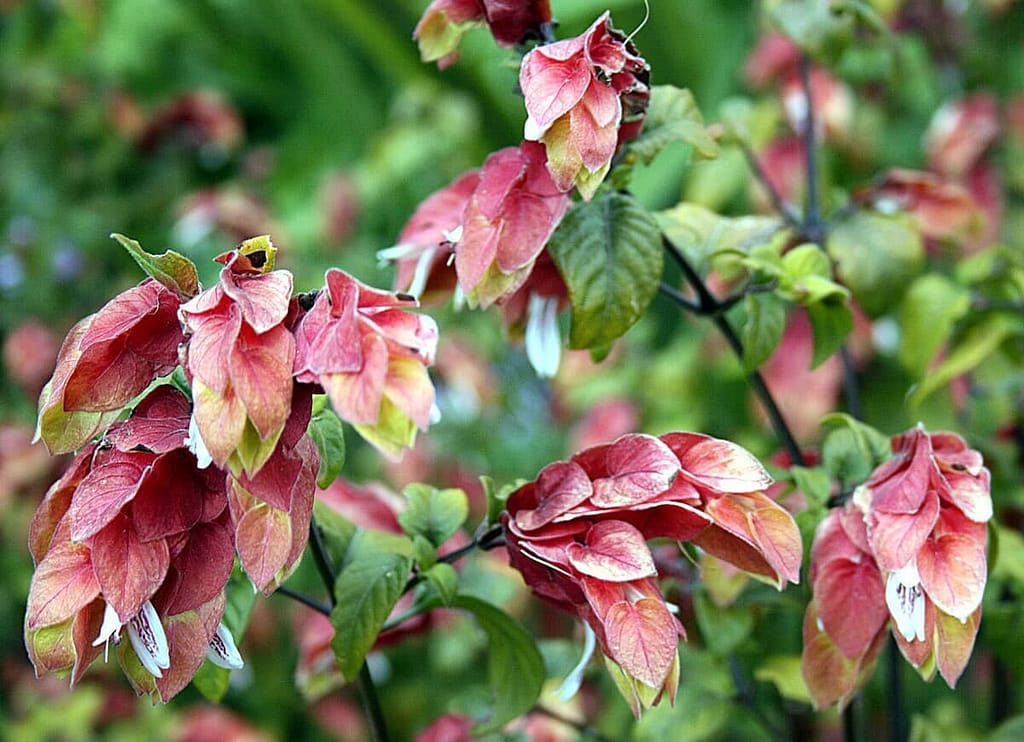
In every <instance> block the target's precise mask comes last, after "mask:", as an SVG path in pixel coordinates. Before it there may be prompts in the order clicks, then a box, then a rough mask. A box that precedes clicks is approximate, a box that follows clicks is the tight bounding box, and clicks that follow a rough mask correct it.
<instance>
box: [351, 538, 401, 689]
mask: <svg viewBox="0 0 1024 742" xmlns="http://www.w3.org/2000/svg"><path fill="white" fill-rule="evenodd" d="M411 549H412V547H411V544H410V542H409V539H407V538H404V537H402V536H396V535H394V534H391V533H384V532H383V531H359V532H357V533H356V535H355V537H354V538H353V539H352V543H351V544H350V545H349V548H348V552H347V553H346V559H345V565H344V566H343V568H342V570H341V572H340V573H339V574H338V579H337V580H336V581H335V583H334V598H335V600H336V601H337V602H336V604H335V606H334V610H332V611H331V624H332V625H333V626H334V629H335V634H334V639H332V640H331V648H332V649H333V650H334V656H335V657H336V658H337V661H338V668H339V669H340V670H341V674H342V675H344V676H345V678H346V679H347V680H350V681H351V680H354V679H355V678H356V676H358V674H359V670H360V668H361V667H362V666H363V662H364V661H365V660H366V655H367V653H369V651H370V649H372V648H373V644H374V642H376V641H377V635H378V634H379V633H380V630H381V627H382V626H383V625H384V621H386V620H387V617H388V616H389V615H390V614H391V610H392V609H393V608H394V607H395V603H396V602H398V599H399V598H400V597H401V595H402V590H403V589H404V588H405V583H406V581H407V580H408V579H409V571H410V570H411V569H412V556H411Z"/></svg>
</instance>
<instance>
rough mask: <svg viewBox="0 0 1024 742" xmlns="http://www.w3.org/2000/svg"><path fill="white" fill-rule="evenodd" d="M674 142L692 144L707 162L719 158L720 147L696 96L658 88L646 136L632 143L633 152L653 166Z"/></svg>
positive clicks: (654, 90) (653, 92)
mask: <svg viewBox="0 0 1024 742" xmlns="http://www.w3.org/2000/svg"><path fill="white" fill-rule="evenodd" d="M673 142H683V143H685V144H689V145H690V146H692V147H693V149H694V151H695V152H697V154H699V155H700V156H701V157H704V158H706V159H711V158H713V157H717V156H718V143H717V142H716V141H715V140H714V139H713V138H712V137H711V135H710V134H708V132H707V129H705V128H704V119H703V117H702V116H701V115H700V109H698V108H697V103H696V101H694V99H693V94H692V93H691V92H690V91H689V90H687V89H685V88H677V87H675V86H674V85H655V86H653V87H652V88H651V103H650V106H649V107H648V109H647V118H646V119H645V121H644V129H643V132H641V134H640V136H638V137H637V138H636V139H634V140H633V141H632V142H630V143H629V151H630V152H632V153H633V154H635V155H636V156H637V157H638V158H640V159H641V160H642V161H643V162H644V163H646V164H650V163H651V161H652V160H653V159H654V158H655V157H657V155H658V153H659V152H661V150H663V149H664V148H665V147H667V146H668V145H670V144H672V143H673Z"/></svg>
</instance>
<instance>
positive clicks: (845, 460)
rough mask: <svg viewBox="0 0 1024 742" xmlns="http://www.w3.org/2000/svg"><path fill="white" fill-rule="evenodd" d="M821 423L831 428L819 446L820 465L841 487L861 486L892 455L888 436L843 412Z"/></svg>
mask: <svg viewBox="0 0 1024 742" xmlns="http://www.w3.org/2000/svg"><path fill="white" fill-rule="evenodd" d="M821 424H822V425H823V426H824V427H826V428H829V429H830V432H829V433H828V434H827V435H826V436H825V440H824V442H823V443H822V444H821V458H822V464H823V465H824V467H825V469H826V470H828V472H829V474H831V475H832V476H833V477H835V478H836V479H837V480H838V481H839V483H840V484H841V485H842V486H844V487H846V486H847V485H857V484H860V483H861V482H863V481H864V480H866V479H867V478H868V476H869V475H870V474H871V472H872V471H874V469H875V467H877V466H878V465H879V464H881V463H882V462H883V461H887V460H888V459H889V458H890V457H891V456H892V452H891V448H890V446H889V438H888V436H885V435H883V434H882V433H880V432H878V431H877V430H875V429H874V428H873V427H871V426H870V425H867V424H865V423H862V422H860V421H859V420H856V419H854V418H852V417H850V416H849V415H847V414H845V413H842V412H836V413H833V414H831V415H828V416H826V417H824V418H822V421H821Z"/></svg>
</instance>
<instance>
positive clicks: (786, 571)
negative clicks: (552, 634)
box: [502, 433, 802, 714]
mask: <svg viewBox="0 0 1024 742" xmlns="http://www.w3.org/2000/svg"><path fill="white" fill-rule="evenodd" d="M770 483H771V478H770V477H769V476H768V473H767V472H766V471H765V470H764V468H763V467H762V466H761V464H760V463H759V462H758V461H757V460H756V459H755V458H754V457H753V456H752V455H751V454H750V453H748V452H747V451H746V450H744V449H742V448H740V447H739V446H737V445H735V444H733V443H729V442H728V441H723V440H719V439H716V438H710V437H708V436H704V435H699V434H696V433H670V434H667V435H663V436H661V437H660V438H655V437H653V436H649V435H640V434H631V435H626V436H623V437H621V438H619V439H617V440H616V441H614V442H613V443H609V444H604V445H600V446H595V447H593V448H588V449H586V450H584V451H581V452H579V453H577V454H576V455H575V456H573V457H572V458H571V459H570V460H568V461H560V462H556V463H554V464H550V465H549V466H547V467H545V468H544V469H543V470H542V471H541V472H540V474H539V476H538V477H537V479H536V480H535V481H533V482H530V483H528V484H526V485H524V486H523V487H521V488H520V489H518V490H516V491H515V492H514V493H512V495H510V497H509V499H508V503H507V513H505V514H504V515H503V516H502V523H503V525H504V528H505V535H506V540H507V544H508V552H509V558H510V561H511V563H512V565H513V566H514V567H515V568H516V569H518V570H519V572H520V573H521V574H522V576H523V579H524V580H525V581H526V583H527V585H529V586H530V588H531V589H532V590H533V592H534V593H536V594H537V595H538V596H539V597H540V598H542V599H544V600H546V601H548V602H550V603H552V604H554V605H557V606H559V607H560V608H562V609H564V610H566V611H568V612H570V613H573V614H575V615H576V616H578V617H579V618H580V619H581V620H583V621H585V622H586V623H587V624H588V625H589V626H590V627H591V628H592V629H593V630H594V632H595V633H596V635H597V638H598V641H599V642H600V645H601V648H602V650H603V651H604V654H605V656H606V657H607V658H608V660H609V663H610V664H609V667H610V668H611V669H612V671H613V675H614V676H615V677H616V679H617V681H618V682H619V684H620V689H621V690H622V692H623V694H624V695H625V697H626V699H627V700H628V701H629V702H630V703H631V705H632V706H633V710H634V713H636V714H639V713H640V710H641V708H642V707H646V706H650V705H652V704H654V703H657V701H658V700H659V699H660V698H661V696H662V694H663V692H665V691H667V692H668V694H669V697H670V698H672V697H674V695H675V689H676V685H677V683H678V676H679V663H678V653H677V643H678V638H679V636H685V632H684V630H683V627H682V625H681V624H680V623H679V622H678V620H677V619H676V618H675V616H673V615H672V612H671V610H670V608H669V606H668V605H667V604H666V603H665V600H664V598H663V597H662V595H661V592H660V590H659V589H658V584H657V582H656V577H657V570H656V569H655V565H654V560H653V557H652V555H651V551H650V549H649V548H648V546H647V544H646V541H647V540H648V539H652V538H660V537H664V538H671V539H675V540H677V541H689V542H691V543H694V544H696V545H698V546H700V547H701V548H703V549H704V550H705V551H707V552H708V553H710V554H713V555H715V556H717V557H719V558H721V559H724V560H726V561H728V562H731V563H733V564H735V565H736V566H738V567H740V568H742V569H744V570H747V571H749V572H751V573H753V574H755V575H758V576H760V577H762V578H764V579H766V580H768V581H770V582H771V583H773V584H775V585H777V586H778V587H780V588H781V587H782V586H783V585H784V584H785V583H786V582H787V581H789V582H794V583H795V582H797V581H798V580H799V572H800V560H801V554H802V550H801V543H800V534H799V531H798V530H797V528H796V524H795V523H794V522H793V519H792V517H791V516H790V515H789V514H788V513H787V512H786V511H785V510H783V509H782V508H781V507H780V506H778V505H777V504H775V502H774V501H772V500H771V499H770V498H768V497H767V496H766V495H765V494H764V492H763V490H764V489H765V488H766V487H767V486H768V485H769V484H770Z"/></svg>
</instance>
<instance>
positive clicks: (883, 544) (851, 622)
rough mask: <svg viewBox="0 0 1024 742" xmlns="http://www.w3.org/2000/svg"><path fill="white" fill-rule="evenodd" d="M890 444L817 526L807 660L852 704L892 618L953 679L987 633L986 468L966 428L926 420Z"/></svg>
mask: <svg viewBox="0 0 1024 742" xmlns="http://www.w3.org/2000/svg"><path fill="white" fill-rule="evenodd" d="M892 450H893V458H892V459H890V460H889V461H887V462H885V463H884V464H882V465H881V466H879V467H878V468H877V469H876V470H875V472H874V473H873V474H872V475H871V478H870V479H868V481H867V482H865V483H864V484H863V485H861V486H860V487H858V488H857V490H856V491H855V492H854V494H853V496H852V498H851V499H850V501H849V502H848V503H847V504H846V505H845V506H844V507H843V508H841V509H838V510H835V511H833V512H832V513H830V514H829V515H828V517H827V518H826V519H825V520H824V521H822V523H821V525H820V526H819V528H818V532H817V534H816V535H815V539H814V546H813V547H812V550H811V583H812V589H813V593H814V597H813V600H812V601H811V603H810V604H809V605H808V608H807V613H806V616H805V619H804V654H803V672H804V679H805V680H806V682H807V686H808V688H809V689H810V691H811V697H812V699H813V700H814V702H815V704H816V705H817V706H818V707H823V706H828V705H831V704H833V703H837V702H838V703H839V704H840V705H845V704H846V702H847V701H849V699H850V698H851V697H852V696H853V694H854V693H855V692H856V690H857V689H858V688H859V687H860V686H861V685H862V684H863V683H864V682H866V681H867V679H868V678H869V677H870V672H871V669H872V668H873V663H874V660H875V658H876V657H877V654H878V652H879V650H880V648H881V646H882V643H883V638H884V635H885V630H886V627H887V625H888V624H889V622H890V620H891V622H892V628H893V635H894V636H895V638H896V641H897V642H898V644H899V646H900V649H901V651H902V652H903V655H904V657H906V658H907V660H908V661H909V662H910V663H911V664H912V665H913V666H914V667H915V668H917V670H918V672H920V673H921V675H922V677H924V678H925V679H931V678H932V677H934V674H935V671H936V669H937V670H938V672H939V673H940V674H941V675H942V677H943V678H944V679H945V680H946V682H947V683H948V684H949V686H950V687H953V686H954V685H955V684H956V681H957V679H958V678H959V677H960V675H961V673H962V672H963V670H964V667H965V666H966V665H967V661H968V659H969V658H970V655H971V650H972V648H973V646H974V640H975V637H976V636H977V632H978V626H979V624H980V621H981V598H982V593H983V592H984V589H985V581H986V578H987V566H986V561H985V548H986V542H987V530H986V526H985V523H986V522H987V521H988V520H989V519H990V518H991V517H992V498H991V495H990V492H989V490H990V476H989V472H988V469H986V468H985V467H984V465H983V462H982V457H981V454H980V453H978V452H977V451H975V450H973V449H970V448H968V447H967V445H966V444H965V443H964V441H963V439H962V438H960V436H958V435H955V434H953V433H927V432H926V431H925V430H924V428H923V427H921V426H918V427H916V428H912V429H911V430H909V431H907V432H906V433H903V434H902V435H898V436H894V437H893V438H892ZM853 604H855V605H856V606H857V610H855V611H854V610H850V606H851V605H853Z"/></svg>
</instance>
